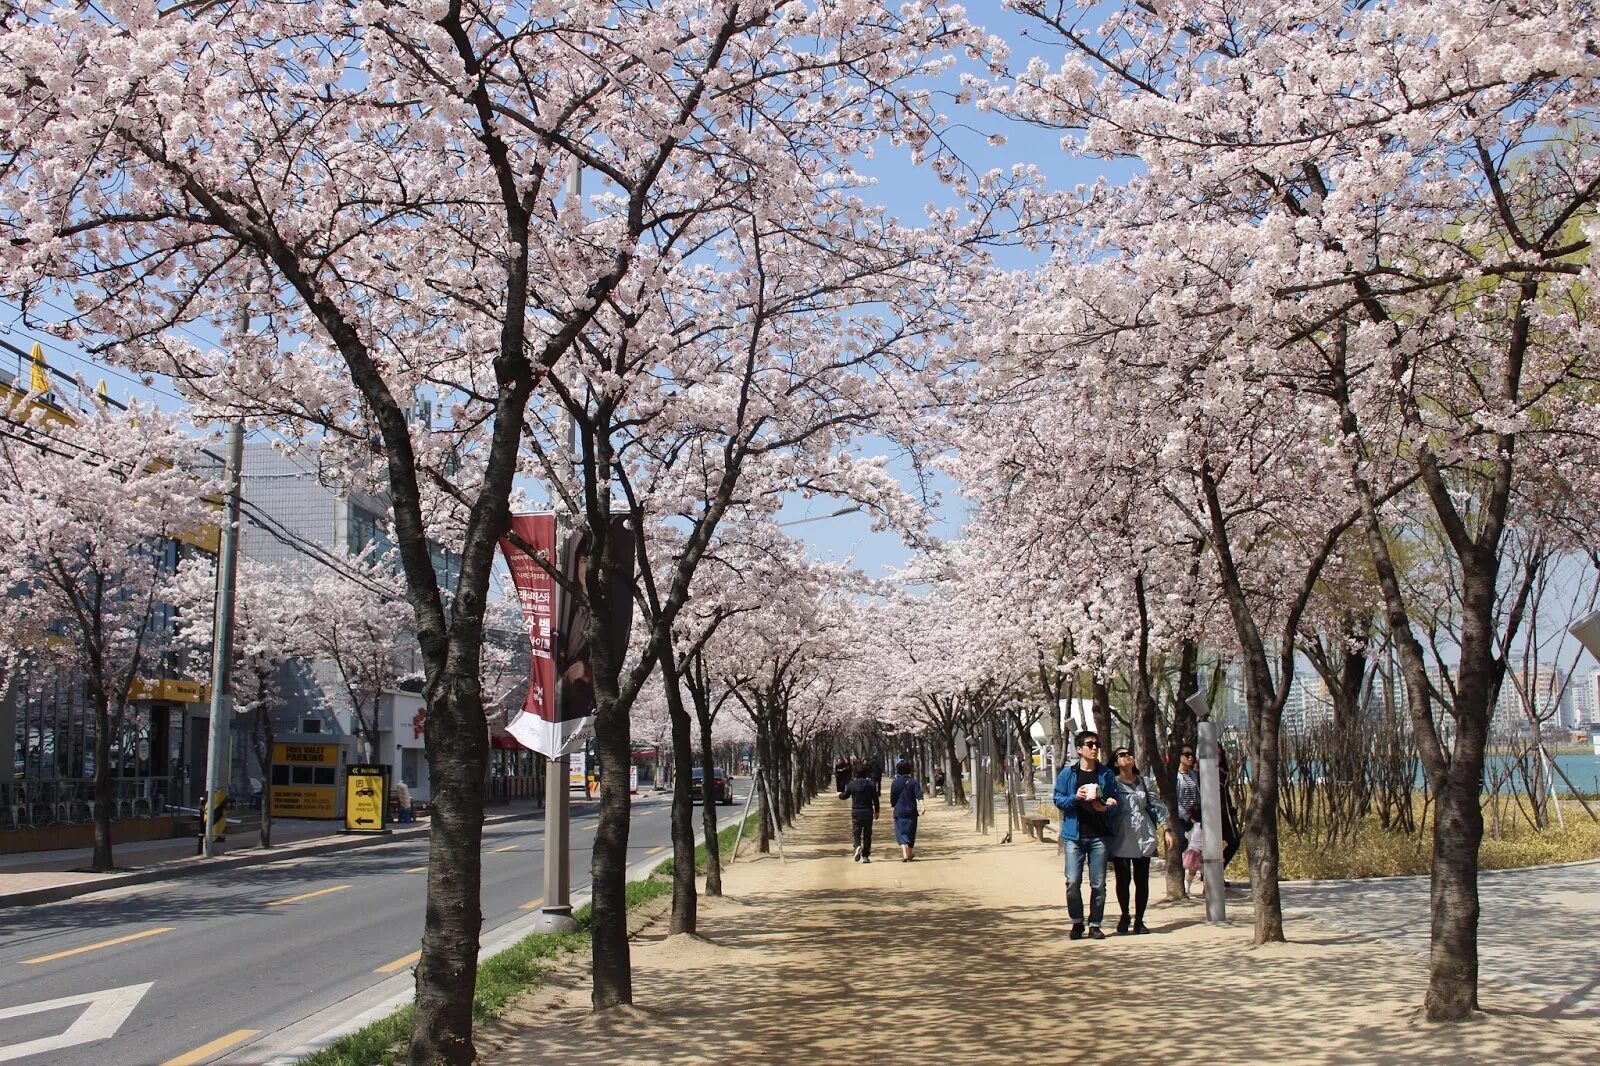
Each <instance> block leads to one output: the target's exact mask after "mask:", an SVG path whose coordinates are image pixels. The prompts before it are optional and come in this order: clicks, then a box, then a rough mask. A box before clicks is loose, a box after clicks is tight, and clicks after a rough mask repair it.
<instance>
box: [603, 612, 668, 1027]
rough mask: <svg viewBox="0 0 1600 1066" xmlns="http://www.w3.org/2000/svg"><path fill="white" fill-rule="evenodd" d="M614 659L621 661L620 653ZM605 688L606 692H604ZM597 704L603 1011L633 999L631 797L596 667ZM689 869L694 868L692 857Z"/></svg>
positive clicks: (612, 703) (616, 723) (623, 725)
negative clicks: (630, 931)
mask: <svg viewBox="0 0 1600 1066" xmlns="http://www.w3.org/2000/svg"><path fill="white" fill-rule="evenodd" d="M598 614H599V612H598V611H597V612H596V615H597V616H598ZM590 649H591V653H592V654H598V649H597V648H595V646H594V643H591V645H590ZM619 650H620V649H619ZM617 661H618V662H620V661H621V656H620V655H619V656H618V657H617ZM614 677H615V675H613V678H614ZM607 688H609V689H610V691H606V689H607ZM595 704H596V714H595V721H594V747H595V755H596V756H597V757H598V760H599V764H600V825H599V828H598V829H597V830H596V831H595V838H594V852H593V857H592V859H591V861H590V865H589V872H590V877H591V878H592V880H593V883H594V884H593V889H592V892H593V897H592V898H593V901H594V904H593V905H594V919H593V926H592V932H591V939H590V945H591V950H592V955H593V959H594V991H593V996H592V999H593V1003H594V1009H595V1010H597V1011H603V1010H609V1009H610V1008H612V1007H620V1006H625V1005H628V1004H631V1003H632V1002H633V963H632V956H631V954H630V951H629V948H628V831H629V821H630V818H631V812H632V798H631V797H630V796H629V795H628V759H629V757H630V755H631V743H630V724H629V721H628V714H627V712H626V711H625V710H623V709H621V708H620V707H619V706H618V699H617V690H616V687H615V680H613V681H612V682H611V684H610V685H609V686H607V685H605V684H604V683H603V682H602V680H601V671H600V669H598V668H596V670H595ZM690 868H691V869H693V859H692V858H691V860H690Z"/></svg>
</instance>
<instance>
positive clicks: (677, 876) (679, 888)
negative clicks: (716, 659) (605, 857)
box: [660, 640, 716, 934]
mask: <svg viewBox="0 0 1600 1066" xmlns="http://www.w3.org/2000/svg"><path fill="white" fill-rule="evenodd" d="M660 666H661V684H662V687H663V689H664V691H665V692H666V697H667V717H668V719H669V720H670V721H671V724H672V917H671V919H670V921H669V923H668V932H669V933H672V934H676V933H694V932H696V931H697V930H696V921H697V917H698V912H699V900H698V899H697V898H696V896H695V886H694V795H693V793H694V742H693V737H692V725H691V723H690V721H689V712H688V711H687V710H686V709H685V708H684V706H683V691H682V689H681V688H680V686H679V684H678V665H677V658H676V655H675V654H674V652H673V647H672V641H670V640H669V641H666V642H665V643H663V644H662V645H661V656H660ZM701 786H702V787H701V791H702V793H703V794H704V795H705V797H706V800H705V802H706V803H707V805H708V806H710V807H711V810H712V812H713V816H712V822H713V824H715V821H716V817H715V811H716V807H715V806H714V805H713V804H712V800H711V786H712V781H711V775H710V774H709V773H707V774H706V777H705V780H704V781H703V782H702V783H701Z"/></svg>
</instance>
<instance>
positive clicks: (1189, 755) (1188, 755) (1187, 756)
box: [1183, 751, 1194, 759]
mask: <svg viewBox="0 0 1600 1066" xmlns="http://www.w3.org/2000/svg"><path fill="white" fill-rule="evenodd" d="M1183 757H1184V758H1185V759H1192V758H1194V752H1192V751H1186V752H1184V753H1183Z"/></svg>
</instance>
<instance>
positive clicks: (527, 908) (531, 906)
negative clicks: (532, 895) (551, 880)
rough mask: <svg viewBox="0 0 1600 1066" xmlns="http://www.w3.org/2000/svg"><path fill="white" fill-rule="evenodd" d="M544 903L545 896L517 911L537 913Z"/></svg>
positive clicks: (525, 904)
mask: <svg viewBox="0 0 1600 1066" xmlns="http://www.w3.org/2000/svg"><path fill="white" fill-rule="evenodd" d="M543 902H544V897H543V896H540V897H539V898H538V899H530V900H529V901H528V902H526V903H524V904H523V905H522V906H520V907H518V908H517V910H519V911H536V910H538V909H539V905H540V904H542V903H543Z"/></svg>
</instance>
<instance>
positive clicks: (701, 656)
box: [683, 647, 755, 896]
mask: <svg viewBox="0 0 1600 1066" xmlns="http://www.w3.org/2000/svg"><path fill="white" fill-rule="evenodd" d="M683 680H684V684H685V687H687V688H688V690H689V698H690V700H691V702H693V703H694V713H695V718H696V720H697V721H698V723H699V726H700V773H701V785H702V786H703V788H704V792H705V795H704V797H703V799H702V801H701V803H702V806H701V811H700V817H701V824H702V827H703V828H702V833H703V835H704V836H705V841H706V895H708V896H720V895H722V854H721V848H720V845H719V844H718V842H717V808H716V804H715V803H714V802H713V799H714V797H713V795H712V791H713V788H714V786H713V784H712V780H711V778H712V771H713V770H714V769H715V768H716V753H715V752H714V751H713V750H712V744H711V727H712V723H713V722H714V720H715V718H716V715H717V711H718V710H719V709H720V706H721V704H720V701H719V702H718V704H717V705H716V706H713V704H712V699H711V676H710V671H709V670H708V669H707V668H706V660H705V653H704V650H703V647H702V648H697V649H696V650H695V652H694V654H693V655H691V656H690V658H689V665H688V668H687V670H686V672H685V673H684V675H683ZM723 698H724V699H726V698H727V697H726V696H724V697H723ZM727 769H728V772H729V773H732V772H733V765H732V762H731V760H730V762H729V764H728V767H727ZM750 787H751V788H755V781H754V780H752V781H751V782H750Z"/></svg>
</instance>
